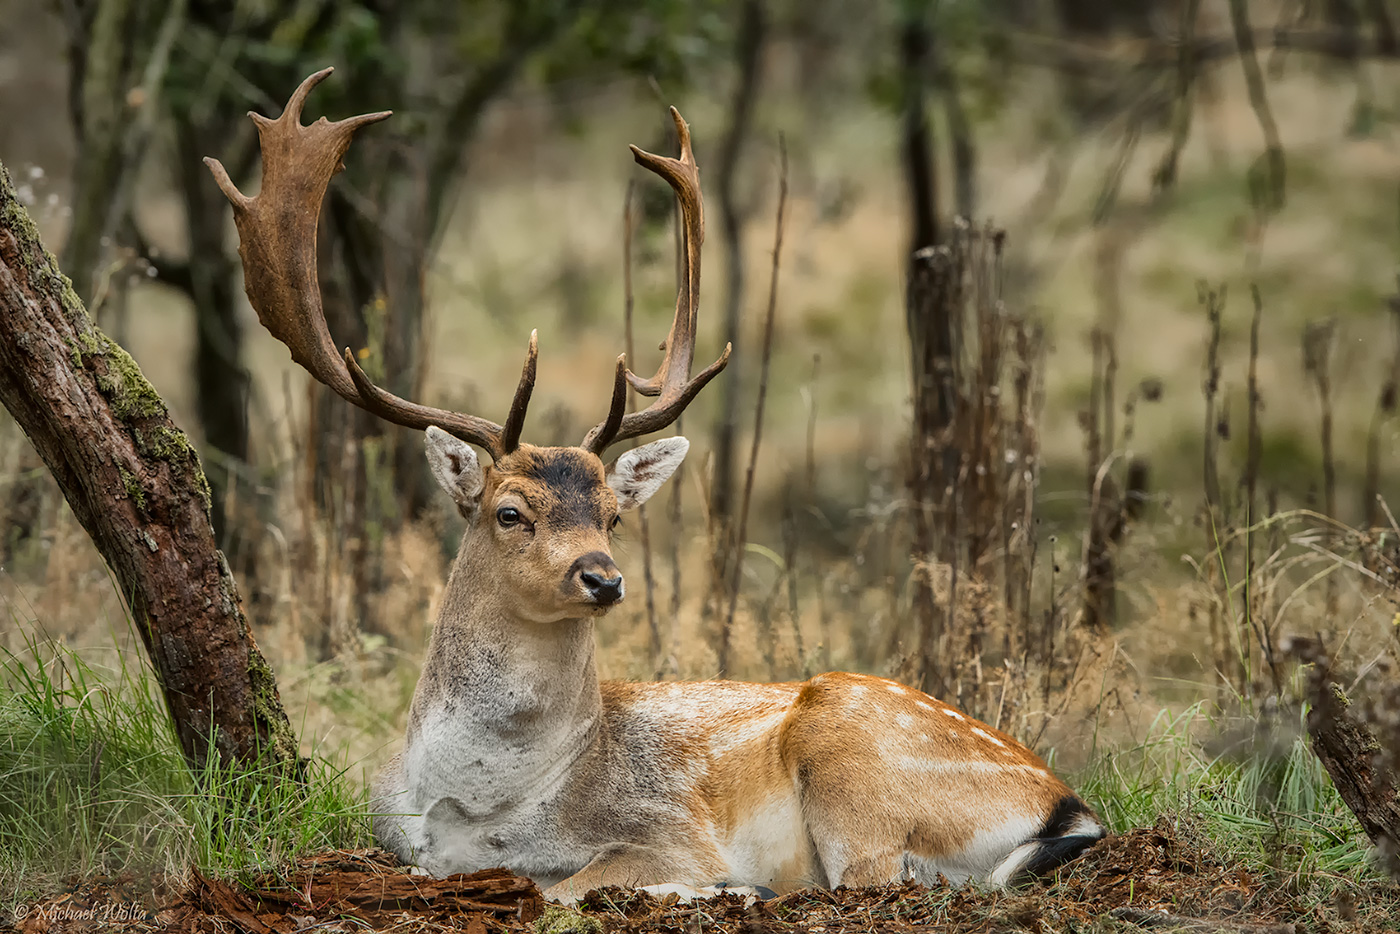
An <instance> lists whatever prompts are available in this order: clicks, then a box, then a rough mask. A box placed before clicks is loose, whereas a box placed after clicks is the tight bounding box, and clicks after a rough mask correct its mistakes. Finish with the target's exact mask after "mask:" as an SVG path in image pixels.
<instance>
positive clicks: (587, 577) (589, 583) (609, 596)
mask: <svg viewBox="0 0 1400 934" xmlns="http://www.w3.org/2000/svg"><path fill="white" fill-rule="evenodd" d="M579 579H580V580H582V581H583V586H584V587H586V588H588V593H589V594H590V595H592V597H593V599H594V600H596V601H598V603H599V604H601V605H602V606H611V605H612V604H614V603H616V602H617V601H619V600H621V599H622V575H621V574H619V575H617V576H616V577H604V576H603V575H601V574H596V573H594V572H593V571H584V572H583V573H582V574H580V575H579Z"/></svg>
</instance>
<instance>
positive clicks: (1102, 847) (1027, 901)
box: [12, 818, 1400, 934]
mask: <svg viewBox="0 0 1400 934" xmlns="http://www.w3.org/2000/svg"><path fill="white" fill-rule="evenodd" d="M1299 889H1300V887H1299V886H1298V885H1297V884H1296V880H1295V882H1294V883H1292V884H1291V883H1290V880H1289V879H1288V878H1287V877H1283V878H1280V877H1278V875H1277V874H1276V873H1272V872H1270V871H1268V870H1259V869H1255V868H1247V867H1245V866H1243V865H1239V864H1231V863H1230V862H1228V861H1226V860H1222V859H1220V858H1219V857H1217V856H1216V855H1214V853H1213V852H1212V850H1211V847H1210V846H1209V844H1208V842H1207V841H1205V840H1204V839H1202V838H1200V837H1199V835H1198V834H1197V833H1195V832H1194V831H1193V830H1192V828H1191V827H1190V825H1189V824H1182V823H1180V822H1178V821H1175V820H1172V819H1168V818H1163V819H1161V820H1159V821H1158V822H1157V824H1156V826H1154V827H1152V828H1150V829H1138V830H1133V831H1130V832H1128V833H1124V834H1120V835H1113V836H1110V837H1108V838H1107V839H1105V840H1103V841H1102V842H1100V843H1099V844H1098V845H1096V846H1095V847H1093V848H1092V849H1091V850H1089V851H1088V852H1087V853H1086V854H1085V855H1084V856H1083V857H1082V858H1080V859H1079V860H1077V861H1075V862H1074V863H1072V864H1070V865H1069V866H1067V867H1065V868H1064V869H1062V870H1061V871H1060V872H1059V873H1058V874H1057V876H1056V878H1054V879H1053V880H1047V881H1046V882H1044V883H1042V884H1040V885H1037V886H1034V887H1032V888H1029V889H1025V890H1022V891H1020V892H1017V893H1004V892H995V891H986V890H979V889H977V888H975V887H962V888H952V887H947V886H943V887H935V888H926V887H924V886H920V885H917V884H914V883H907V884H904V885H893V886H886V887H880V888H867V889H844V888H843V889H839V890H837V891H825V890H804V891H798V892H792V893H789V894H787V895H784V896H782V897H779V898H775V899H770V900H767V901H760V900H758V899H755V898H753V897H752V896H750V897H748V898H744V897H741V896H739V895H735V894H728V895H724V896H721V897H719V898H714V899H708V900H703V901H695V902H691V903H689V904H686V903H679V902H678V901H677V900H676V898H675V896H668V897H666V898H664V899H658V898H654V897H652V896H650V895H648V894H646V893H641V892H636V891H631V890H627V889H621V888H609V889H602V890H599V891H597V892H592V893H589V895H588V896H587V897H586V898H585V899H584V900H583V901H582V902H581V903H580V905H579V907H578V910H577V911H569V910H564V909H560V908H558V907H557V906H551V905H548V904H547V903H546V902H545V901H544V898H543V897H542V896H541V895H540V892H539V890H538V889H536V888H535V886H534V885H533V883H531V882H530V881H529V880H528V879H523V878H520V877H517V876H514V875H512V874H511V873H510V872H508V871H506V870H487V871H485V872H482V873H475V874H472V875H459V876H452V877H450V878H448V879H431V878H428V877H425V876H419V875H410V874H409V873H407V872H406V871H405V870H404V869H403V868H402V867H400V866H399V865H398V864H397V863H396V861H395V860H394V858H393V857H392V856H389V855H387V854H386V853H384V852H383V851H381V850H356V851H335V852H326V853H321V854H317V855H315V856H312V857H309V858H306V859H303V860H301V861H299V862H298V863H297V864H296V865H295V866H294V867H292V870H291V872H290V873H285V874H281V875H279V876H277V877H275V878H274V877H264V878H255V879H252V880H250V881H249V882H247V883H244V884H237V883H231V882H227V881H221V880H215V879H208V878H205V877H204V876H201V875H199V874H198V873H193V874H192V875H191V876H190V877H189V878H188V879H187V880H185V881H184V882H182V883H180V884H171V883H169V882H167V881H160V880H158V881H157V882H156V883H155V884H154V885H153V886H152V885H149V884H147V885H143V884H141V883H140V882H138V881H137V880H135V879H132V878H130V877H128V878H125V879H116V880H101V879H99V880H89V881H84V882H82V883H79V884H76V885H75V886H74V887H73V888H72V889H71V890H70V891H67V892H64V893H62V894H59V895H55V896H52V897H49V898H46V899H44V900H43V901H40V902H37V903H35V904H31V905H27V906H21V907H20V908H19V909H18V910H17V911H16V914H15V917H14V924H13V928H12V930H15V931H17V932H19V934H48V932H62V934H70V932H71V934H89V932H99V931H102V932H110V931H113V930H115V931H121V932H123V934H146V932H156V931H160V932H192V934H193V932H199V934H226V932H231V931H242V932H250V934H293V932H297V934H300V932H308V934H309V932H312V931H316V932H328V931H336V932H355V931H395V932H403V934H436V932H442V931H469V932H472V934H516V932H530V934H567V932H576V934H603V932H605V931H606V932H619V934H652V932H657V934H662V932H664V934H701V932H714V934H787V932H797V931H803V932H813V934H846V932H857V931H859V932H903V931H915V930H929V931H946V932H952V934H994V932H1016V931H1028V932H1036V934H1058V932H1086V934H1088V932H1094V934H1098V932H1102V934H1109V932H1130V931H1139V930H1141V931H1153V932H1158V931H1181V932H1187V931H1189V932H1217V931H1219V932H1232V934H1302V932H1309V934H1313V932H1318V934H1331V932H1339V934H1340V932H1345V934H1371V932H1376V934H1381V932H1392V934H1393V932H1395V931H1397V930H1400V888H1397V887H1395V886H1389V887H1385V886H1372V887H1369V888H1366V887H1363V888H1356V887H1348V886H1346V885H1340V886H1339V887H1338V888H1337V889H1336V895H1335V897H1334V898H1333V899H1332V900H1330V901H1328V902H1321V901H1318V900H1316V899H1304V898H1300V897H1299V896H1297V895H1296V894H1292V893H1293V892H1296V891H1298V890H1299Z"/></svg>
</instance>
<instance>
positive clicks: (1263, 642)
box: [1243, 284, 1283, 696]
mask: <svg viewBox="0 0 1400 934" xmlns="http://www.w3.org/2000/svg"><path fill="white" fill-rule="evenodd" d="M1249 291H1250V296H1251V297H1252V298H1253V299H1254V315H1253V317H1252V318H1251V319H1250V324H1249V422H1248V428H1247V437H1246V443H1247V444H1248V446H1249V449H1248V452H1247V454H1246V457H1245V471H1244V481H1245V504H1244V508H1245V515H1244V527H1245V544H1244V607H1243V609H1244V624H1245V630H1246V631H1251V630H1252V631H1253V632H1254V635H1255V637H1256V639H1257V640H1258V642H1259V649H1260V651H1261V652H1263V653H1264V663H1265V664H1266V665H1268V666H1269V675H1270V677H1271V678H1272V679H1273V683H1274V693H1275V694H1277V695H1280V696H1281V695H1282V694H1283V675H1282V673H1281V672H1280V671H1279V666H1278V658H1277V657H1276V653H1275V652H1274V643H1273V634H1272V633H1271V632H1270V631H1269V625H1268V622H1267V620H1266V619H1263V618H1261V617H1262V615H1263V614H1262V613H1258V612H1256V607H1255V603H1256V601H1257V600H1258V594H1257V593H1256V588H1255V580H1254V577H1255V569H1254V526H1255V523H1256V522H1257V521H1258V515H1257V512H1256V509H1257V506H1258V503H1257V501H1256V496H1257V489H1258V483H1259V461H1260V458H1261V456H1262V447H1263V445H1262V443H1261V440H1260V435H1259V411H1260V409H1261V407H1262V406H1263V399H1262V398H1261V397H1260V395H1259V325H1260V323H1261V322H1262V320H1263V317H1264V300H1263V298H1262V297H1261V296H1260V293H1259V286H1258V284H1252V285H1251V286H1250V289H1249Z"/></svg>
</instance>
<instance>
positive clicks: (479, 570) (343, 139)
mask: <svg viewBox="0 0 1400 934" xmlns="http://www.w3.org/2000/svg"><path fill="white" fill-rule="evenodd" d="M331 71H332V69H330V68H326V69H323V70H321V71H318V72H316V73H315V74H313V75H311V76H310V77H308V78H307V79H306V80H305V81H303V82H302V83H301V86H300V87H298V88H297V89H296V91H295V92H294V93H293V94H292V96H291V99H290V100H288V102H287V106H286V109H285V110H283V112H282V115H281V116H280V117H278V118H277V119H275V120H272V119H269V118H267V117H264V116H262V115H260V114H256V113H250V114H249V116H250V117H252V119H253V122H254V124H255V125H256V126H257V130H258V138H259V141H260V144H261V148H262V157H263V183H262V191H261V192H260V193H259V194H258V195H257V196H256V197H253V198H249V197H247V196H246V195H244V194H243V193H242V192H240V191H239V190H238V188H237V187H236V186H235V185H234V184H233V182H232V180H230V178H229V176H228V173H227V172H226V171H225V170H224V167H223V166H222V165H221V164H220V163H219V161H218V160H217V159H213V158H205V160H204V162H205V164H206V165H208V166H209V169H210V171H211V172H212V173H213V175H214V179H215V181H216V182H217V183H218V185H219V188H220V189H221V190H222V191H223V193H224V194H225V196H227V197H228V199H229V201H230V202H232V204H233V214H234V221H235V223H236V224H237V226H238V236H239V249H238V253H239V256H240V257H241V258H242V260H243V271H244V288H245V290H246V291H247V293H248V300H249V302H251V304H252V306H253V309H254V310H255V311H256V312H257V315H258V320H259V321H261V322H262V324H263V326H264V327H265V328H267V330H268V331H269V332H270V333H271V334H272V336H273V337H276V338H277V339H278V340H279V341H281V342H282V343H283V344H285V345H286V346H287V349H288V350H290V351H291V355H292V359H293V360H294V361H296V362H297V363H298V364H299V365H300V366H301V367H303V368H304V369H305V370H306V371H307V372H308V373H310V374H311V375H312V376H313V377H314V378H315V379H316V380H318V381H319V382H321V383H323V384H324V385H326V386H328V387H329V388H330V389H332V390H334V391H335V392H336V393H337V394H338V395H339V396H341V397H342V398H343V399H345V400H346V401H348V402H350V403H351V404H353V405H357V406H359V407H360V408H362V409H365V410H366V411H368V412H370V413H372V414H374V415H376V416H378V417H379V418H382V419H384V420H385V421H388V422H391V423H393V424H395V425H402V426H405V427H408V428H415V429H419V430H423V431H425V432H426V441H427V449H428V461H429V464H430V465H431V467H432V470H433V474H434V476H435V477H436V478H437V480H438V483H439V484H441V486H442V488H443V489H444V490H445V491H446V492H447V493H448V495H449V496H451V497H452V500H453V502H454V503H456V505H457V509H458V510H459V511H460V512H461V514H462V516H463V517H464V518H465V519H466V520H467V526H468V527H467V533H466V536H465V537H464V539H463V543H462V549H461V552H460V553H459V556H458V566H457V571H456V572H454V574H455V573H457V572H462V573H464V574H468V573H469V574H473V575H475V576H476V579H477V580H478V582H479V583H481V584H482V585H484V586H486V587H489V588H493V589H494V591H495V592H497V593H499V594H500V595H501V597H502V598H503V599H504V600H505V601H507V602H508V603H509V605H510V606H511V607H512V610H513V611H514V612H515V613H516V614H518V615H519V616H521V617H523V618H525V619H528V620H533V621H536V622H551V621H554V620H560V619H572V618H579V617H583V616H598V615H602V614H603V613H606V612H607V610H608V609H609V608H610V607H612V606H614V605H615V604H616V603H617V602H618V601H620V600H621V599H622V597H623V595H624V592H625V590H624V586H623V580H622V574H621V572H620V571H618V569H617V566H616V565H615V564H614V563H613V559H612V554H611V547H610V546H611V533H612V530H613V529H614V527H615V526H616V525H617V522H618V516H619V513H621V512H623V511H625V510H627V509H631V508H633V507H635V506H639V505H641V504H642V503H644V502H646V500H647V498H648V497H650V496H651V495H652V494H653V493H655V492H656V490H657V489H658V488H660V486H661V485H662V484H663V483H664V482H665V481H666V479H667V478H668V477H669V476H670V475H671V474H672V473H673V472H674V471H675V469H676V468H677V467H678V466H680V463H681V460H682V459H683V458H684V457H685V453H686V450H687V448H688V447H689V445H688V443H687V442H686V440H685V439H684V438H667V439H663V440H660V441H653V442H652V443H650V444H646V445H642V446H641V447H638V448H635V449H632V450H630V451H627V452H625V453H623V454H622V455H621V456H619V457H618V458H617V459H616V460H615V461H613V462H612V463H611V464H609V465H607V466H604V464H603V461H602V459H601V458H602V455H603V453H604V452H605V451H606V450H607V448H608V447H609V446H611V445H613V444H616V443H617V442H620V441H625V440H628V439H631V438H636V437H640V436H642V435H646V434H650V433H653V432H656V431H660V430H661V429H663V428H666V427H667V426H669V425H670V424H671V423H673V422H674V421H675V420H676V419H677V418H678V417H679V416H680V414H681V412H682V411H684V409H685V407H686V406H687V405H689V404H690V401H691V400H692V399H694V398H695V396H696V395H697V394H698V393H699V392H700V390H701V389H703V388H704V387H705V385H706V384H707V383H708V382H709V381H710V380H711V379H713V378H714V377H715V376H716V375H718V374H719V372H720V371H721V370H723V369H724V367H725V364H727V363H728V362H729V353H730V347H729V346H727V345H726V347H725V348H724V353H723V354H721V355H720V357H719V359H718V360H716V361H715V362H714V363H712V364H710V366H708V367H706V368H705V369H704V370H702V371H701V372H700V373H699V374H698V375H696V376H695V377H693V378H692V377H691V375H690V370H691V364H692V361H693V359H694V353H695V324H696V313H697V311H698V306H699V294H700V247H701V244H702V243H703V242H704V238H705V217H704V204H703V201H702V198H701V193H700V177H699V172H698V169H697V167H696V164H695V155H694V153H693V152H692V150H691V145H690V128H689V127H688V126H687V124H686V122H685V121H684V120H683V119H681V116H680V114H679V113H678V112H677V111H676V109H675V108H671V117H672V119H673V120H674V121H675V125H676V133H677V136H678V137H679V138H680V148H681V155H680V158H679V159H670V158H665V157H662V156H656V155H653V154H651V153H648V152H643V151H642V150H640V149H638V148H637V147H635V146H633V147H631V149H632V154H633V156H634V157H635V158H636V160H637V162H638V163H639V164H641V165H643V166H645V167H646V168H648V169H650V170H651V171H653V172H655V173H656V174H658V175H660V176H661V177H662V178H664V179H666V181H667V182H668V183H670V185H671V187H672V188H673V189H674V190H675V193H676V198H677V200H678V202H679V205H680V212H681V220H682V230H683V242H682V250H683V252H684V266H683V272H682V275H681V277H680V284H679V288H678V290H677V296H676V313H675V318H674V319H673V321H672V323H671V330H670V333H669V334H668V336H667V338H666V341H665V342H664V343H663V344H662V347H663V349H664V351H665V353H664V355H663V357H662V360H661V365H660V367H659V368H658V369H657V372H656V374H655V375H654V376H652V377H651V378H649V379H643V378H641V377H639V376H637V374H635V373H633V372H632V371H631V370H630V369H629V368H628V367H627V360H626V357H625V356H619V357H618V358H617V367H616V372H615V377H614V380H613V389H612V403H611V406H610V408H609V410H608V415H607V417H606V418H605V419H604V420H603V421H602V422H600V423H599V424H597V425H595V426H594V427H593V428H592V429H590V430H589V432H588V433H587V435H585V436H584V439H583V441H582V443H581V444H580V445H579V446H578V447H535V446H532V445H529V444H522V443H521V440H520V436H521V431H522V429H523V428H524V425H525V413H526V410H527V408H528V407H529V404H530V394H531V392H532V391H533V389H534V386H535V371H536V363H537V359H538V353H539V350H538V339H537V335H536V334H535V333H532V334H531V335H530V345H529V349H528V350H527V352H526V356H525V365H524V368H523V370H522V372H521V374H520V382H519V383H518V384H517V386H516V389H515V396H514V400H513V401H512V403H511V407H510V412H509V413H508V414H507V415H506V420H505V424H504V425H498V424H496V423H495V422H492V421H489V420H487V419H484V418H481V417H479V416H476V415H469V414H465V413H459V412H450V411H447V410H444V409H437V408H433V407H431V406H425V405H420V404H418V403H414V402H410V401H408V400H405V399H401V398H399V397H398V396H396V395H394V394H392V393H390V392H386V391H385V390H383V389H381V388H379V387H378V386H376V385H374V383H372V382H371V381H370V379H369V377H368V376H366V374H365V373H364V371H363V370H362V369H361V368H360V366H359V365H358V364H357V363H356V362H355V358H354V355H353V354H352V353H351V351H350V349H349V348H346V350H345V352H344V353H343V354H338V353H336V350H335V345H334V343H333V342H332V340H331V336H330V332H329V330H328V329H327V327H326V318H325V313H324V311H323V309H322V307H321V290H320V283H319V279H318V276H317V270H316V227H317V221H318V218H319V216H320V210H321V202H322V199H323V198H324V197H325V193H326V188H327V186H328V185H329V184H330V180H331V176H333V175H334V174H335V173H336V172H338V171H340V170H341V169H342V168H343V167H344V163H343V162H342V159H343V158H344V156H345V153H346V151H347V150H348V149H349V147H350V141H351V138H352V137H353V136H354V134H355V132H356V131H357V130H359V129H360V128H361V127H364V126H367V125H369V124H371V123H377V122H379V121H380V120H384V119H386V118H388V117H389V116H390V113H389V112H387V111H386V112H383V113H374V114H363V115H360V116H357V117H350V118H347V119H345V120H339V121H336V122H334V123H331V122H328V121H327V120H326V119H325V118H324V117H322V118H321V119H319V120H317V121H316V122H315V123H312V124H311V125H310V126H302V124H301V111H302V106H303V104H304V103H305V101H306V96H307V94H308V93H309V92H310V91H311V89H312V88H314V87H315V86H316V85H317V84H319V83H320V82H321V81H322V80H324V79H325V78H326V76H327V75H329V74H330V73H331ZM629 385H630V386H631V387H632V389H633V390H634V391H636V392H637V393H638V394H640V395H643V396H649V397H654V400H655V401H653V402H652V404H651V405H650V406H648V407H647V408H646V409H643V410H642V411H639V412H631V413H628V412H626V407H627V387H628V386H629ZM471 445H478V446H480V447H481V448H484V449H485V450H486V452H487V453H488V454H489V455H490V456H491V460H492V463H491V464H490V465H489V466H486V467H483V466H482V465H481V464H480V462H479V461H478V459H477V455H476V452H475V450H474V449H473V448H472V446H471ZM464 561H467V562H469V563H470V568H464V567H463V562H464Z"/></svg>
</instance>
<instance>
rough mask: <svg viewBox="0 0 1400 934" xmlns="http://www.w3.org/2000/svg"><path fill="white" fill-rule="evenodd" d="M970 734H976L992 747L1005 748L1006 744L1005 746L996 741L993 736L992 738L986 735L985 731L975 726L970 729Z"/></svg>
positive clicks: (988, 734)
mask: <svg viewBox="0 0 1400 934" xmlns="http://www.w3.org/2000/svg"><path fill="white" fill-rule="evenodd" d="M972 732H974V733H976V734H977V735H978V736H980V737H982V738H983V739H985V740H986V741H987V742H989V743H991V744H992V745H993V746H1001V747H1003V748H1005V747H1006V744H1005V743H1003V742H1002V741H1001V740H999V739H997V738H996V737H995V736H993V735H992V734H990V733H988V732H987V731H986V730H984V729H982V728H981V727H976V726H974V727H973V728H972Z"/></svg>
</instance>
